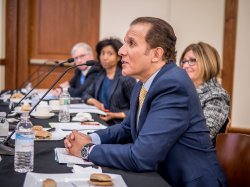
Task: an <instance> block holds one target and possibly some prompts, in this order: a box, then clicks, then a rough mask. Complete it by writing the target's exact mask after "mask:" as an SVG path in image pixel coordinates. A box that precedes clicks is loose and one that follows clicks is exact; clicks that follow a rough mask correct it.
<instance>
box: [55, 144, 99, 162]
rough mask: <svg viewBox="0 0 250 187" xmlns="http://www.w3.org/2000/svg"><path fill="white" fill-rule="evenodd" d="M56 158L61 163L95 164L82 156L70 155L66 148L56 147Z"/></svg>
mask: <svg viewBox="0 0 250 187" xmlns="http://www.w3.org/2000/svg"><path fill="white" fill-rule="evenodd" d="M55 160H56V161H57V162H58V163H60V164H72V165H74V164H83V165H94V164H93V163H92V162H87V161H85V160H83V159H82V158H79V157H76V156H73V155H69V154H68V153H67V151H66V150H65V148H55Z"/></svg>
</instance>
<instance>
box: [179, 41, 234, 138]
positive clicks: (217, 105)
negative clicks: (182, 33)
mask: <svg viewBox="0 0 250 187" xmlns="http://www.w3.org/2000/svg"><path fill="white" fill-rule="evenodd" d="M180 66H181V67H182V68H183V69H185V70H186V71H187V73H188V75H189V77H190V78H191V79H192V81H193V83H194V85H195V87H196V90H197V93H198V96H199V98H200V102H201V106H202V109H203V112H204V115H205V118H206V121H207V126H208V128H209V130H210V138H211V140H212V142H214V140H215V138H216V135H217V134H218V132H219V130H220V129H221V128H222V126H223V124H224V123H225V122H226V120H227V118H228V115H229V110H230V98H229V95H228V94H227V92H226V91H225V90H224V89H223V88H222V87H221V85H220V84H219V83H218V80H217V78H218V77H219V75H220V71H221V69H220V57H219V54H218V52H217V51H216V49H215V48H213V47H212V46H210V45H209V44H207V43H204V42H199V43H197V44H191V45H189V46H188V47H187V48H186V49H185V50H184V52H183V53H182V55H181V58H180Z"/></svg>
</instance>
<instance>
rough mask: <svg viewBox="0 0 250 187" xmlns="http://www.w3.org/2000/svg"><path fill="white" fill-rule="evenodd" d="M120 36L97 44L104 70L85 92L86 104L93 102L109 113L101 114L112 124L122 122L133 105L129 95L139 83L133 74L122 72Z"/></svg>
mask: <svg viewBox="0 0 250 187" xmlns="http://www.w3.org/2000/svg"><path fill="white" fill-rule="evenodd" d="M121 46H122V42H121V41H120V40H119V39H115V38H110V39H104V40H102V41H100V42H98V43H97V45H96V53H97V59H98V60H99V62H100V64H101V66H102V69H101V70H100V72H99V73H98V74H97V76H96V79H95V81H94V82H93V84H91V85H90V87H89V88H88V89H87V90H86V91H85V92H84V93H83V95H82V98H83V99H84V101H85V102H86V103H87V104H90V105H94V106H96V107H97V108H99V109H100V110H102V111H105V112H106V113H107V115H106V116H100V117H101V119H102V120H104V121H106V122H107V123H108V124H109V125H113V124H115V123H120V122H121V121H122V120H123V119H124V118H125V117H126V115H127V113H128V111H129V108H130V94H131V92H132V89H133V87H134V85H135V83H136V80H135V79H134V78H131V77H125V76H123V75H122V69H121V57H120V56H119V55H118V50H119V49H120V47H121Z"/></svg>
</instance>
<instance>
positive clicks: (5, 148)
mask: <svg viewBox="0 0 250 187" xmlns="http://www.w3.org/2000/svg"><path fill="white" fill-rule="evenodd" d="M96 63H97V62H96V61H95V60H89V61H87V62H86V63H85V64H78V65H74V66H71V67H69V68H67V69H66V70H65V71H64V72H63V73H62V74H61V75H60V76H59V77H58V78H57V79H56V81H55V82H54V83H53V84H52V85H51V86H50V87H49V89H48V90H47V91H46V92H45V94H43V96H42V97H41V98H40V99H39V101H38V102H37V103H36V104H35V106H33V107H32V109H31V110H30V112H29V115H30V114H31V113H32V112H33V111H34V109H35V108H36V107H37V105H39V103H40V102H41V101H42V100H43V98H44V97H45V96H46V95H47V94H48V93H49V92H50V90H52V88H53V87H54V86H55V85H56V84H57V83H58V82H59V81H60V79H61V78H62V77H63V76H64V75H65V74H66V73H67V72H68V71H69V70H71V69H73V68H76V67H78V66H93V65H95V64H96ZM14 133H15V131H12V132H11V133H10V134H9V135H8V136H7V137H6V138H5V139H4V141H3V142H2V143H0V155H1V154H2V152H4V153H5V154H6V152H7V154H8V155H14V149H13V148H11V147H9V146H10V145H9V143H8V142H9V140H10V138H11V136H12V135H13V134H14Z"/></svg>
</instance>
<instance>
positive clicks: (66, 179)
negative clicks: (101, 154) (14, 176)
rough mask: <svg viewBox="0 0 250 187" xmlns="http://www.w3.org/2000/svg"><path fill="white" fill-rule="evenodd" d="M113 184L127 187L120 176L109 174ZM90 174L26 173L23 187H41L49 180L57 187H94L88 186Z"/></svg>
mask: <svg viewBox="0 0 250 187" xmlns="http://www.w3.org/2000/svg"><path fill="white" fill-rule="evenodd" d="M108 175H110V176H111V178H112V181H113V183H114V185H113V187H127V185H126V184H125V182H124V180H123V178H122V177H121V176H120V175H115V174H109V173H108ZM89 177H90V173H81V174H75V173H64V174H43V173H33V172H28V173H27V175H26V177H25V181H24V185H23V187H30V186H36V187H42V183H43V181H44V180H45V179H47V178H51V179H53V180H55V181H56V183H57V187H73V186H79V187H94V186H92V185H90V184H89V182H88V181H89Z"/></svg>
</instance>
